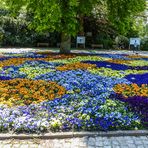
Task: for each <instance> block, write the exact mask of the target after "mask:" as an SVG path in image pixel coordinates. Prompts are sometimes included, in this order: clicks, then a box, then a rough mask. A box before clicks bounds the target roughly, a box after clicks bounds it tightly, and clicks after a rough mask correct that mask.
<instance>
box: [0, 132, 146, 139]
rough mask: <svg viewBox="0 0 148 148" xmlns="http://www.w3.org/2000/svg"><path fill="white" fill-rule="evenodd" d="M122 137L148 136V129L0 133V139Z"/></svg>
mask: <svg viewBox="0 0 148 148" xmlns="http://www.w3.org/2000/svg"><path fill="white" fill-rule="evenodd" d="M96 136H98V137H120V136H148V130H135V131H134V130H132V131H109V132H60V133H46V134H40V135H37V134H0V140H6V139H22V140H24V139H66V138H76V137H78V138H80V137H96Z"/></svg>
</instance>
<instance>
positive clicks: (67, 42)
mask: <svg viewBox="0 0 148 148" xmlns="http://www.w3.org/2000/svg"><path fill="white" fill-rule="evenodd" d="M70 49H71V35H69V34H66V33H62V34H61V46H60V53H62V54H68V53H70Z"/></svg>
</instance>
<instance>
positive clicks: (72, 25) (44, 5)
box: [5, 0, 145, 53]
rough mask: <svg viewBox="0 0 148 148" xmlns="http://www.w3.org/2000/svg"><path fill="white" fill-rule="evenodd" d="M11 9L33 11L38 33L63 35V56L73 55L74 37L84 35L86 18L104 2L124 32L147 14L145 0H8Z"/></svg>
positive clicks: (111, 17) (115, 22) (111, 18)
mask: <svg viewBox="0 0 148 148" xmlns="http://www.w3.org/2000/svg"><path fill="white" fill-rule="evenodd" d="M5 1H6V3H7V5H8V6H9V7H10V9H11V10H14V11H15V12H19V11H20V9H22V8H23V9H24V10H26V11H28V12H32V14H33V21H32V23H31V27H33V28H35V29H36V30H37V31H41V32H44V31H58V32H60V33H61V48H60V52H61V53H69V52H70V45H71V36H75V35H76V34H77V33H78V32H79V33H80V34H81V35H83V34H84V33H83V32H84V31H83V17H84V16H88V15H89V14H91V12H92V10H93V9H94V8H95V7H97V5H99V4H100V3H101V2H106V6H107V10H108V16H109V19H110V21H111V22H112V23H113V24H114V25H115V26H116V27H117V28H119V30H121V32H124V31H125V30H126V27H128V24H129V23H128V22H129V19H130V18H131V16H132V15H135V14H136V13H138V12H140V11H143V10H144V6H145V0H138V1H137V0H87V1H86V0H42V1H39V0H5Z"/></svg>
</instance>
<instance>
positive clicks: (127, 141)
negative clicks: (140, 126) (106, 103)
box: [0, 136, 148, 148]
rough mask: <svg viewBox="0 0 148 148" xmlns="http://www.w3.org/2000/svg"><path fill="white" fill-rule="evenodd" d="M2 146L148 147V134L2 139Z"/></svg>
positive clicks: (17, 147) (27, 147)
mask: <svg viewBox="0 0 148 148" xmlns="http://www.w3.org/2000/svg"><path fill="white" fill-rule="evenodd" d="M0 148H148V136H139V137H133V136H125V137H83V138H70V139H50V140H41V139H32V140H16V139H15V140H13V139H12V140H1V141H0Z"/></svg>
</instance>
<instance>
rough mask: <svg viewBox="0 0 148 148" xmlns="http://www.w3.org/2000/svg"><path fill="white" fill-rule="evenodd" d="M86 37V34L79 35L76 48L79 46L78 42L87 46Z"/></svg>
mask: <svg viewBox="0 0 148 148" xmlns="http://www.w3.org/2000/svg"><path fill="white" fill-rule="evenodd" d="M85 40H86V39H85V37H84V36H77V44H76V48H78V44H82V45H83V46H84V48H85Z"/></svg>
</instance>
